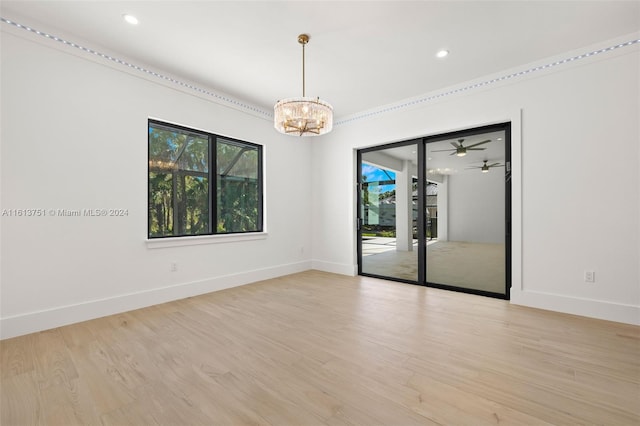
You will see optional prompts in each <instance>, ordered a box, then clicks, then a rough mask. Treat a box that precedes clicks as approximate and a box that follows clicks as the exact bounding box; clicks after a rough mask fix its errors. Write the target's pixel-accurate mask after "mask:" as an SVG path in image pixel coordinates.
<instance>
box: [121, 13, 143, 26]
mask: <svg viewBox="0 0 640 426" xmlns="http://www.w3.org/2000/svg"><path fill="white" fill-rule="evenodd" d="M122 18H123V19H124V20H125V21H127V22H128V23H130V24H131V25H138V22H140V21H138V18H136V17H135V16H133V15H129V14H127V13H125V14H124V15H122Z"/></svg>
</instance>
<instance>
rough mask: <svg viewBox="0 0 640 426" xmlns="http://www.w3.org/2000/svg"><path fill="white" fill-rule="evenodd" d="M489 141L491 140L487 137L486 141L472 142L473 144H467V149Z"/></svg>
mask: <svg viewBox="0 0 640 426" xmlns="http://www.w3.org/2000/svg"><path fill="white" fill-rule="evenodd" d="M489 142H491V139H487V140H486V141H482V142H478V143H474V144H473V145H469V146H468V147H467V149H469V148H473V147H474V146H478V145H482V144H485V143H489Z"/></svg>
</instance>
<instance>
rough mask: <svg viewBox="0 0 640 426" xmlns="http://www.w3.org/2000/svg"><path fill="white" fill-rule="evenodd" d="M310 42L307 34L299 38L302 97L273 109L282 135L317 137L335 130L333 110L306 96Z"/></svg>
mask: <svg viewBox="0 0 640 426" xmlns="http://www.w3.org/2000/svg"><path fill="white" fill-rule="evenodd" d="M308 42H309V36H308V35H307V34H300V35H299V36H298V43H300V44H301V45H302V97H300V98H287V99H282V100H280V101H278V102H276V105H275V106H274V107H273V112H274V127H275V128H276V130H278V131H279V132H280V133H285V134H293V135H298V136H317V135H323V134H325V133H329V132H330V131H331V129H332V128H333V108H332V107H331V105H329V104H328V103H327V102H325V101H322V100H320V98H308V97H306V96H305V87H304V83H305V81H304V46H305V45H306V44H307V43H308Z"/></svg>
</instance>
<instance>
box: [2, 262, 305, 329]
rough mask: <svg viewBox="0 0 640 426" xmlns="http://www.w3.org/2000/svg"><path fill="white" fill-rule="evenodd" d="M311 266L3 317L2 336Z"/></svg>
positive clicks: (239, 275) (272, 269)
mask: <svg viewBox="0 0 640 426" xmlns="http://www.w3.org/2000/svg"><path fill="white" fill-rule="evenodd" d="M309 269H311V261H304V262H297V263H291V264H286V265H279V266H274V267H270V268H264V269H257V270H253V271H247V272H241V273H237V274H230V275H225V276H221V277H213V278H209V279H205V280H201V281H193V282H188V283H181V284H176V285H172V286H168V287H162V288H156V289H153V290H148V291H141V292H137V293H129V294H122V295H118V296H114V297H109V298H105V299H99V300H91V301H87V302H83V303H78V304H74V305H67V306H59V307H55V308H51V309H47V310H43V311H37V312H29V313H26V314H20V315H15V316H11V317H6V318H1V319H0V339H8V338H11V337H16V336H21V335H24V334H29V333H35V332H38V331H43V330H48V329H51V328H56V327H61V326H64V325H68V324H73V323H77V322H82V321H87V320H91V319H95V318H100V317H104V316H108V315H114V314H118V313H122V312H127V311H131V310H134V309H140V308H145V307H147V306H152V305H158V304H160V303H166V302H170V301H172V300H179V299H184V298H186V297H192V296H197V295H200V294H205V293H211V292H214V291H218V290H224V289H226V288H231V287H237V286H241V285H244V284H250V283H254V282H256V281H261V280H266V279H270V278H276V277H280V276H283V275H289V274H294V273H297V272H302V271H307V270H309Z"/></svg>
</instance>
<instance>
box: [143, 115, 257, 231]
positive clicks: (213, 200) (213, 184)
mask: <svg viewBox="0 0 640 426" xmlns="http://www.w3.org/2000/svg"><path fill="white" fill-rule="evenodd" d="M152 127H160V128H163V129H167V130H170V131H172V130H173V131H177V132H182V133H189V134H193V135H198V136H199V137H202V138H207V140H208V151H209V152H208V172H187V174H190V175H191V174H193V175H199V176H200V175H206V177H207V179H208V194H207V195H208V209H209V217H208V221H209V230H208V232H205V233H198V234H176V233H175V232H176V230H177V226H176V224H175V222H174V223H173V232H174V233H173V234H170V235H152V233H151V225H152V215H151V208H152V204H151V198H152V196H151V190H152V188H151V179H150V174H151V172H152V171H153V170H152V166H151V160H152V159H151V149H150V148H151V136H150V129H151V128H152ZM218 139H219V140H220V143H231V144H237V145H241V146H247V147H250V149H255V150H256V152H257V157H258V158H257V171H256V172H257V178H256V186H257V188H256V189H257V204H258V205H257V209H258V212H257V218H256V222H257V223H256V229H252V230H248V231H223V232H220V231H218V219H219V218H218V205H217V204H218V201H217V200H218V166H217V151H218V150H217V147H218ZM263 169H264V167H263V145H260V144H257V143H253V142H247V141H243V140H240V139H236V138H232V137H229V136H223V135H218V134H215V133H212V132H208V131H204V130H198V129H193V128H189V127H186V126H182V125H178V124H174V123H168V122H165V121H160V120H155V119H148V121H147V238H148V239H149V240H161V239H163V238H183V237H202V236H211V235H238V234H239V235H242V234H249V233H261V232H264V186H263ZM175 197H176V195H175V194H172V198H173V199H174V202H175ZM174 209H175V207H174ZM174 214H175V213H174Z"/></svg>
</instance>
